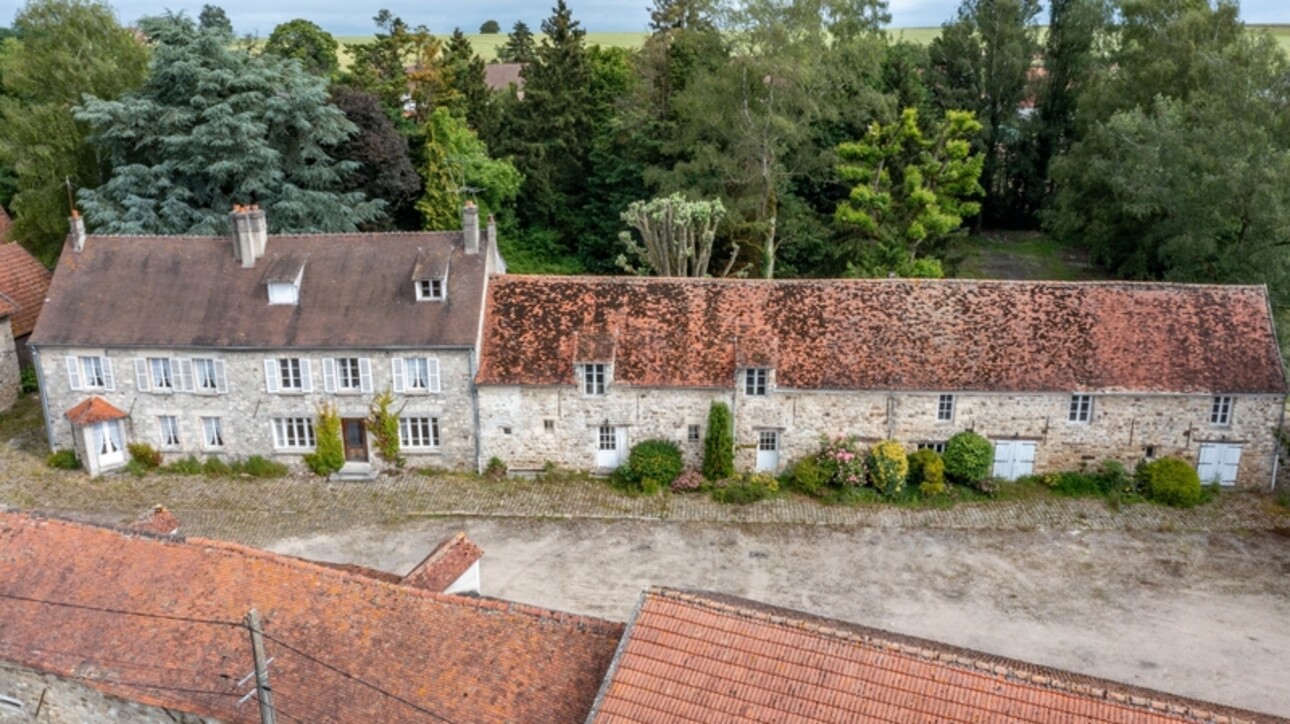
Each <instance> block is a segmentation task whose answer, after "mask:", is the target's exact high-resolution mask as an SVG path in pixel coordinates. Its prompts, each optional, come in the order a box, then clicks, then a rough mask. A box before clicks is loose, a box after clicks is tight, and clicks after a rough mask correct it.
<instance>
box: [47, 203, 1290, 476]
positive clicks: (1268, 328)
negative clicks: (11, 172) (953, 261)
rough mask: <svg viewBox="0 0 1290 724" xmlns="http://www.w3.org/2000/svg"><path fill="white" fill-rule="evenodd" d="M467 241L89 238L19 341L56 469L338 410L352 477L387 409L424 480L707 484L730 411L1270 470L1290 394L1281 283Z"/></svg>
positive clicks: (1001, 468) (1100, 457)
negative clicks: (661, 464)
mask: <svg viewBox="0 0 1290 724" xmlns="http://www.w3.org/2000/svg"><path fill="white" fill-rule="evenodd" d="M463 220H464V223H463V227H464V229H465V230H464V231H462V232H435V233H395V234H350V235H313V236H273V237H269V236H268V235H267V233H266V232H265V220H264V215H263V212H262V211H260V210H258V209H254V208H250V209H235V210H234V212H233V213H232V214H231V215H230V228H231V231H230V235H229V236H228V237H227V238H219V237H204V238H195V237H190V238H183V237H99V236H93V237H89V238H86V235H85V234H84V232H83V230H82V229H83V227H81V226H80V225H79V220H76V224H74V229H75V231H74V232H73V234H72V235H71V237H70V239H69V242H68V244H67V247H66V248H65V249H64V251H63V257H62V260H61V262H60V264H59V267H58V271H57V273H56V274H55V277H54V281H53V284H52V286H51V288H50V292H49V301H48V302H47V303H46V306H45V311H44V312H43V313H42V315H41V318H40V322H39V324H38V326H37V329H36V332H35V333H34V334H33V336H32V339H31V342H30V344H31V346H32V347H33V349H35V350H36V354H37V357H38V359H39V368H40V372H41V375H42V380H41V388H42V390H44V391H45V396H44V403H45V405H46V420H47V426H48V434H49V440H50V445H51V447H54V448H71V447H74V448H75V449H76V450H77V451H78V454H79V455H80V456H81V459H82V460H83V461H85V463H86V466H87V468H88V469H89V470H90V472H91V473H92V474H98V473H100V472H102V471H104V470H109V469H112V468H113V467H116V466H119V465H123V464H124V463H125V460H126V452H125V445H126V443H128V442H129V441H133V440H139V441H144V442H147V443H150V444H151V445H153V446H154V447H156V448H158V449H160V450H162V451H163V452H165V453H166V454H167V455H178V456H182V455H189V454H196V455H220V456H247V455H252V454H261V455H272V456H276V457H279V458H281V459H283V460H285V461H287V462H291V463H294V462H296V461H298V460H299V458H300V456H301V455H303V454H305V453H307V452H310V451H312V450H313V447H314V443H315V436H314V429H313V416H314V414H315V411H316V409H317V407H318V405H319V404H320V403H323V402H331V403H335V404H336V405H338V407H339V409H340V416H341V418H342V420H343V436H344V441H345V451H346V457H347V459H348V460H349V461H351V463H352V465H353V469H354V470H355V471H357V474H365V473H366V472H367V471H369V470H370V469H371V466H372V465H373V464H375V463H376V457H375V455H374V450H373V448H372V446H371V445H370V444H369V441H368V440H367V436H366V431H365V428H364V425H363V418H364V417H365V416H366V414H367V409H368V406H369V405H370V402H371V399H372V396H373V394H375V393H378V392H381V391H383V390H386V389H389V390H392V391H393V393H394V395H395V397H396V405H395V409H397V410H399V411H400V416H401V419H400V437H401V442H402V445H403V451H404V454H405V455H406V456H407V457H408V458H410V461H411V464H413V465H416V466H433V467H445V468H464V469H479V468H480V467H482V466H483V465H484V464H486V463H487V461H489V460H490V459H491V458H494V457H496V458H499V459H501V460H502V461H504V462H506V463H507V464H508V465H509V466H510V468H511V469H512V470H539V469H541V468H542V467H543V466H544V465H545V464H546V463H548V462H549V463H553V464H556V465H559V466H562V467H568V468H574V469H590V470H599V471H607V470H609V469H612V468H614V467H616V466H618V465H619V464H621V463H622V461H623V460H625V458H626V455H627V451H628V449H629V448H630V446H631V445H632V444H634V443H636V442H639V441H641V440H645V439H649V438H664V439H669V440H673V441H675V442H677V443H678V444H680V445H681V446H682V449H683V450H684V451H685V453H686V455H687V457H688V458H689V460H690V462H692V463H697V462H698V460H699V456H700V454H701V450H702V440H703V437H704V435H705V433H706V429H705V427H706V423H707V415H708V411H709V408H710V405H711V404H712V403H713V402H714V401H721V402H724V403H726V404H727V405H729V406H730V408H731V410H732V412H733V417H734V422H735V439H736V445H737V447H738V451H737V466H738V467H740V468H741V469H745V470H763V471H772V472H773V471H779V470H782V469H784V467H785V466H787V465H788V464H791V462H792V461H794V460H795V459H797V458H799V457H801V456H803V455H806V454H809V453H812V452H814V451H816V450H818V448H819V445H820V439H821V437H823V436H830V437H832V436H839V435H855V436H857V437H858V438H860V439H861V440H862V441H864V442H875V441H878V440H882V439H889V438H890V439H895V440H899V441H901V442H903V443H905V444H906V445H907V446H909V448H910V449H913V448H915V447H932V448H937V449H940V448H941V447H942V446H943V445H944V444H945V441H946V440H947V439H948V438H949V437H950V436H951V435H953V434H955V433H957V432H959V431H962V430H975V431H976V432H978V433H980V434H982V435H984V436H986V437H988V438H989V439H990V440H991V441H992V442H993V443H994V445H995V453H996V458H995V464H994V474H995V475H996V476H999V477H1003V478H1015V477H1018V476H1020V475H1024V474H1027V473H1030V472H1043V471H1049V470H1062V469H1072V468H1079V467H1082V466H1095V465H1098V464H1100V463H1101V462H1102V461H1104V460H1108V459H1114V460H1119V461H1121V462H1123V463H1125V464H1126V465H1129V466H1132V465H1133V464H1135V463H1136V462H1138V461H1139V460H1142V459H1149V458H1153V457H1157V456H1165V455H1178V456H1182V457H1184V458H1186V459H1188V460H1190V461H1192V462H1193V464H1195V465H1197V467H1198V470H1199V472H1200V475H1201V477H1202V479H1204V480H1206V481H1213V480H1217V481H1219V482H1221V483H1222V484H1225V485H1240V486H1243V487H1261V486H1267V485H1270V484H1271V482H1272V480H1273V479H1274V476H1275V472H1276V471H1275V468H1276V465H1277V462H1276V452H1277V442H1276V436H1275V434H1274V432H1273V431H1274V430H1275V429H1278V428H1279V427H1280V426H1281V423H1282V417H1283V412H1282V411H1283V408H1284V402H1285V395H1286V381H1285V375H1284V372H1283V370H1282V366H1281V359H1280V354H1279V351H1278V346H1277V340H1276V336H1275V331H1274V328H1273V324H1272V317H1271V312H1270V309H1269V305H1268V298H1267V293H1266V290H1265V289H1264V288H1262V287H1249V286H1206V285H1180V284H1147V283H1129V282H1107V283H1062V282H1008V281H967V280H936V281H930V280H900V279H882V280H803V281H763V280H694V279H657V278H655V279H635V278H587V277H583V278H558V277H525V276H507V275H506V274H505V266H504V263H503V262H502V260H501V258H500V256H499V254H498V253H497V244H496V234H495V231H494V227H493V226H492V225H491V224H490V225H489V226H488V229H487V233H485V234H482V235H481V233H480V226H479V222H478V217H477V213H476V210H475V209H474V208H473V207H470V206H468V207H467V208H466V209H465V210H464V211H463Z"/></svg>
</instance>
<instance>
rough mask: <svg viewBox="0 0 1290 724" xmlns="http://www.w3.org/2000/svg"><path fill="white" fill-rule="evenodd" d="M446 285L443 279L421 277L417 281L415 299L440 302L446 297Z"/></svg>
mask: <svg viewBox="0 0 1290 724" xmlns="http://www.w3.org/2000/svg"><path fill="white" fill-rule="evenodd" d="M446 287H447V285H446V284H444V280H443V279H421V280H419V281H418V282H417V301H418V302H441V301H443V300H444V299H445V298H446V297H447V294H445V293H444V290H445V289H446Z"/></svg>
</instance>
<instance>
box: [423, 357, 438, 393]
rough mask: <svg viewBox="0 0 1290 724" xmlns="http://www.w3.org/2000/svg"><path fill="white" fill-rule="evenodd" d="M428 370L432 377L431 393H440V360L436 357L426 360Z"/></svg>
mask: <svg viewBox="0 0 1290 724" xmlns="http://www.w3.org/2000/svg"><path fill="white" fill-rule="evenodd" d="M426 370H428V373H429V375H430V384H429V390H430V392H438V391H439V360H438V359H436V358H434V357H428V358H426Z"/></svg>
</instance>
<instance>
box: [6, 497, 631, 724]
mask: <svg viewBox="0 0 1290 724" xmlns="http://www.w3.org/2000/svg"><path fill="white" fill-rule="evenodd" d="M0 597H3V598H4V603H3V605H0V631H3V632H4V636H3V639H4V646H3V647H0V658H4V659H8V660H11V661H14V662H16V663H18V664H20V665H23V666H28V667H31V668H34V669H39V670H41V671H46V672H49V673H54V674H59V675H63V676H77V677H79V678H80V679H81V680H88V681H91V682H93V683H94V685H95V686H96V687H98V688H100V689H102V690H104V691H107V692H109V693H112V694H116V695H118V696H122V697H125V698H129V699H133V700H137V701H141V702H144V703H148V704H154V705H159V706H167V707H172V708H178V709H182V710H184V711H188V712H193V713H196V714H200V715H202V716H208V717H214V718H217V719H221V720H226V721H249V720H251V719H252V718H254V717H255V706H256V704H255V702H253V701H252V702H248V703H245V704H242V705H240V706H239V705H238V699H239V698H240V697H241V696H242V695H243V694H245V693H246V691H247V690H248V687H247V686H246V685H245V684H242V685H239V683H238V682H239V681H242V680H243V677H244V676H245V675H246V673H247V672H248V671H250V670H251V650H250V644H249V640H248V635H247V632H246V629H245V628H244V627H243V626H241V625H240V624H238V622H240V621H242V619H243V617H244V615H245V614H246V612H247V611H248V610H249V609H251V608H253V607H254V608H256V609H257V610H258V611H259V613H260V616H261V624H262V628H263V630H264V632H265V636H266V641H265V646H266V648H267V650H268V651H267V653H268V656H270V657H272V658H273V663H272V664H271V665H270V677H271V684H272V687H273V692H274V706H275V707H276V708H277V709H278V711H279V712H280V720H285V719H287V717H290V719H291V720H297V721H310V722H354V721H422V720H444V721H454V722H467V721H526V722H556V721H559V722H571V721H581V720H582V719H583V718H585V717H586V715H587V712H588V711H589V710H590V708H591V703H592V699H593V698H594V697H595V693H596V690H597V688H598V687H599V683H600V681H601V679H602V677H603V676H604V673H605V671H606V669H607V668H608V666H609V662H610V659H611V658H612V656H613V652H614V649H615V646H616V645H617V643H618V641H619V638H620V636H621V634H622V630H623V627H622V624H617V623H611V622H608V621H602V620H599V619H594V618H588V617H584V616H577V615H573V614H566V613H558V612H554V611H548V610H545V609H540V608H536V607H533V606H527V605H523V604H516V603H508V602H504V601H497V600H481V599H472V598H463V597H458V596H448V595H444V594H438V593H431V592H429V591H424V590H420V589H417V588H413V587H410V586H402V585H395V584H391V583H386V582H383V581H380V580H375V579H373V578H370V577H367V576H363V575H355V574H351V573H346V572H344V571H338V570H334V569H332V568H328V567H324V566H319V565H314V564H312V563H309V562H306V561H302V560H299V559H296V558H290V557H287V556H280V555H275V554H273V553H269V552H267V551H262V550H256V549H252V548H247V547H244V546H240V545H235V544H232V543H225V542H221V541H214V540H201V539H195V538H190V539H187V540H184V539H182V538H176V537H158V536H154V535H150V534H146V533H139V532H128V531H123V530H111V529H105V528H98V527H93V526H88V525H81V524H76V523H69V522H64V521H59V520H52V519H42V518H38V517H34V516H28V515H18V514H8V513H5V514H0ZM123 611H124V612H131V613H130V614H129V615H125V614H122V613H119V612H123ZM339 672H344V674H342V673H339ZM346 674H348V676H346ZM359 680H361V681H359ZM364 682H365V683H364ZM427 712H428V713H427Z"/></svg>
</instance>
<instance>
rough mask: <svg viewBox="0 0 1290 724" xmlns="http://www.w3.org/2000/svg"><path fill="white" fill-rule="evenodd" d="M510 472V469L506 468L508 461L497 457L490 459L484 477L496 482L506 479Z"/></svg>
mask: <svg viewBox="0 0 1290 724" xmlns="http://www.w3.org/2000/svg"><path fill="white" fill-rule="evenodd" d="M508 472H510V468H509V467H507V466H506V461H504V460H502V459H501V458H499V457H497V456H496V455H494V456H493V457H491V458H489V459H488V467H486V468H484V475H487V476H488V477H490V478H493V479H494V480H497V479H499V478H504V477H506V473H508Z"/></svg>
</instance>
